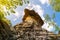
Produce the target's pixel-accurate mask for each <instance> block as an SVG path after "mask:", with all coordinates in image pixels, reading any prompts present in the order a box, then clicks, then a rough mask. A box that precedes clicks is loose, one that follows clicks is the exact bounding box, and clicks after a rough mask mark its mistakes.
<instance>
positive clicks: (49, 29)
mask: <svg viewBox="0 0 60 40" xmlns="http://www.w3.org/2000/svg"><path fill="white" fill-rule="evenodd" d="M48 26H49V27H48ZM42 28H44V29H46V30H48V31H50V32H53V31H54V30H55V28H54V26H53V25H49V24H48V23H46V22H45V23H44V25H43V26H42Z"/></svg>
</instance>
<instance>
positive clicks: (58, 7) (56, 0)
mask: <svg viewBox="0 0 60 40" xmlns="http://www.w3.org/2000/svg"><path fill="white" fill-rule="evenodd" d="M50 4H51V6H52V8H53V9H54V10H55V11H57V12H60V0H50Z"/></svg>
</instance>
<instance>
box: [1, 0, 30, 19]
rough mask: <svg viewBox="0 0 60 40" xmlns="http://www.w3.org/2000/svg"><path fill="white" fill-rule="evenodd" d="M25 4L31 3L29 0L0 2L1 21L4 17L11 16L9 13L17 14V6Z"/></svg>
mask: <svg viewBox="0 0 60 40" xmlns="http://www.w3.org/2000/svg"><path fill="white" fill-rule="evenodd" d="M25 3H29V1H28V0H0V19H2V18H3V17H4V15H8V14H10V13H9V12H12V13H15V11H14V9H15V8H17V6H22V5H23V4H25Z"/></svg>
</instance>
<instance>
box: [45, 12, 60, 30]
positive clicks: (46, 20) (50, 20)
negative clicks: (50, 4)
mask: <svg viewBox="0 0 60 40" xmlns="http://www.w3.org/2000/svg"><path fill="white" fill-rule="evenodd" d="M54 19H55V13H54V14H53V15H52V16H51V17H50V16H49V15H48V14H46V15H45V22H46V23H48V24H49V26H48V27H50V25H53V27H54V28H55V31H60V28H59V26H58V25H57V24H56V23H55V22H54Z"/></svg>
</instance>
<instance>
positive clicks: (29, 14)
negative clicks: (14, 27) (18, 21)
mask: <svg viewBox="0 0 60 40" xmlns="http://www.w3.org/2000/svg"><path fill="white" fill-rule="evenodd" d="M24 12H25V15H24V17H23V22H24V21H25V22H30V23H31V24H32V23H33V22H34V23H35V24H38V25H40V26H42V25H43V24H44V22H43V20H42V19H41V17H40V16H39V14H38V13H36V12H35V11H34V10H29V9H25V10H24Z"/></svg>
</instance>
